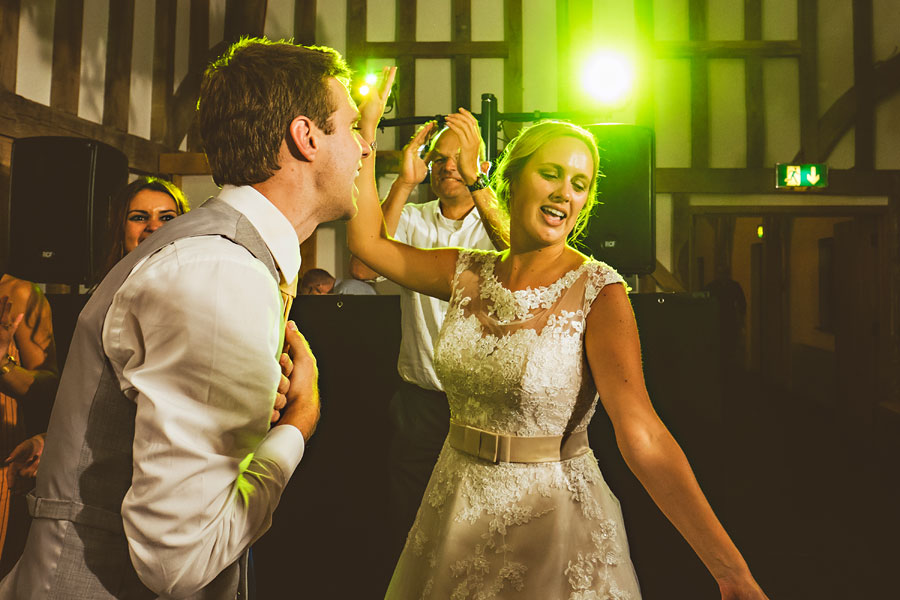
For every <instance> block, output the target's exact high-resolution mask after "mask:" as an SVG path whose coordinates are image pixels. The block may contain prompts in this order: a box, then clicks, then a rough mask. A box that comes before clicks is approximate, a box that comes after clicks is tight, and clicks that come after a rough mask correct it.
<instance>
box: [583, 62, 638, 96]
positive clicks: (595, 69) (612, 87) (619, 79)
mask: <svg viewBox="0 0 900 600" xmlns="http://www.w3.org/2000/svg"><path fill="white" fill-rule="evenodd" d="M581 81H582V85H583V86H584V89H585V91H586V92H587V93H588V94H590V95H591V97H593V98H594V99H595V100H597V101H598V102H601V103H603V104H609V105H616V104H623V103H624V102H625V100H626V99H627V98H628V94H629V93H631V86H632V84H633V83H634V66H633V65H632V63H631V60H630V59H629V58H628V57H627V56H625V55H624V54H622V53H620V52H616V51H614V50H604V51H602V52H597V53H596V54H594V55H593V56H592V57H591V58H590V59H588V61H587V62H586V63H585V66H584V69H582V73H581Z"/></svg>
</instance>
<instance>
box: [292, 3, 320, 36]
mask: <svg viewBox="0 0 900 600" xmlns="http://www.w3.org/2000/svg"><path fill="white" fill-rule="evenodd" d="M294 43H296V44H303V45H304V46H311V45H313V44H315V43H316V0H295V2H294Z"/></svg>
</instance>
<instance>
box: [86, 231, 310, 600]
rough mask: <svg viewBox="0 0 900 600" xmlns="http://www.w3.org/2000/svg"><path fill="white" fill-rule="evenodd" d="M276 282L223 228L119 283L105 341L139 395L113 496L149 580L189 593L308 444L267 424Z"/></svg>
mask: <svg viewBox="0 0 900 600" xmlns="http://www.w3.org/2000/svg"><path fill="white" fill-rule="evenodd" d="M279 298H280V297H279V294H278V288H277V285H276V283H275V281H274V280H273V278H272V276H271V275H270V274H269V272H268V271H267V270H266V269H265V267H264V266H263V265H262V263H260V262H259V261H257V260H256V259H255V258H253V257H252V256H251V255H250V254H249V253H248V252H247V251H246V250H245V249H244V248H242V247H240V246H238V245H236V244H234V243H232V242H230V241H228V240H225V239H224V238H218V237H200V238H190V239H188V240H181V241H179V242H176V243H175V244H172V245H170V246H168V247H167V248H165V249H163V250H161V251H160V252H159V253H157V254H156V255H154V256H152V257H151V258H150V259H148V260H147V261H146V262H145V263H144V265H142V266H140V267H139V269H138V270H137V271H136V272H134V273H133V274H132V275H131V276H130V277H129V278H128V280H127V281H126V282H125V284H124V285H123V286H122V287H121V288H120V289H119V291H118V292H117V294H116V296H115V298H114V300H113V303H112V306H111V307H110V311H109V312H108V313H107V318H106V322H105V323H104V331H103V343H104V349H105V351H106V353H107V356H108V357H109V358H110V361H111V362H112V364H113V367H114V369H115V371H116V374H117V375H118V376H119V381H120V384H121V386H122V389H123V391H124V392H125V394H126V396H128V397H129V398H132V399H133V400H134V402H135V404H136V406H137V413H136V417H135V435H134V445H133V465H134V473H133V477H132V485H131V488H130V489H129V491H128V493H127V494H126V496H125V499H124V501H123V503H122V521H123V525H124V529H125V534H126V537H127V539H128V547H129V551H130V553H131V559H132V562H133V564H134V566H135V569H136V570H137V573H138V575H139V576H140V578H141V580H142V581H143V582H144V584H145V585H147V587H149V588H150V589H151V590H153V591H154V592H156V593H157V594H160V595H164V596H174V597H182V596H187V595H190V594H193V593H194V592H196V591H197V590H199V589H201V588H202V587H203V586H205V585H206V584H207V583H209V582H210V581H212V579H214V578H215V577H216V576H217V575H218V574H219V573H220V572H221V571H222V570H223V569H225V568H226V567H227V566H229V565H230V564H231V563H233V562H234V561H235V560H236V559H237V558H238V557H239V556H240V555H241V553H242V552H243V551H244V550H245V549H246V548H247V547H248V546H249V545H250V544H251V543H252V542H253V541H254V540H256V539H257V538H258V537H259V536H261V535H262V534H263V533H264V532H265V531H266V529H268V527H269V525H270V524H271V519H272V512H273V511H274V509H275V507H276V506H277V504H278V500H279V498H280V497H281V492H282V490H283V489H284V486H285V485H286V484H287V481H288V479H289V478H290V476H291V474H292V473H293V471H294V469H295V468H296V466H297V464H298V463H299V461H300V458H301V457H302V455H303V448H304V443H303V437H302V435H301V434H300V432H299V431H298V430H297V429H296V428H294V427H292V426H280V427H276V428H274V429H272V430H269V418H270V415H271V412H272V408H273V405H274V399H275V393H276V389H277V385H278V380H279V377H280V367H279V365H278V363H277V361H276V358H275V357H276V356H277V355H278V354H279V353H280V348H279V344H280V343H281V331H280V323H281V303H280V300H279Z"/></svg>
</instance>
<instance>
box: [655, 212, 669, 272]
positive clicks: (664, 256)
mask: <svg viewBox="0 0 900 600" xmlns="http://www.w3.org/2000/svg"><path fill="white" fill-rule="evenodd" d="M656 260H658V261H659V262H660V263H662V266H664V267H665V268H666V269H668V270H669V272H672V195H671V194H657V195H656Z"/></svg>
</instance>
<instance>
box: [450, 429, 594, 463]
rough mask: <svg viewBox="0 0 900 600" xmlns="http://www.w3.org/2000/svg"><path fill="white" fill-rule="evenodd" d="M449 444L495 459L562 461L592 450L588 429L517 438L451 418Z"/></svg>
mask: <svg viewBox="0 0 900 600" xmlns="http://www.w3.org/2000/svg"><path fill="white" fill-rule="evenodd" d="M449 441H450V447H451V448H455V449H456V450H459V451H460V452H465V453H466V454H471V455H472V456H475V457H477V458H481V459H483V460H486V461H489V462H492V463H501V462H513V463H544V462H559V461H561V460H568V459H570V458H575V457H576V456H581V455H582V454H586V453H588V452H590V451H591V448H590V446H588V436H587V431H586V430H583V431H576V432H575V433H570V434H568V435H551V436H543V437H517V436H514V435H503V434H501V433H494V432H492V431H485V430H484V429H478V428H476V427H470V426H468V425H460V424H459V423H454V422H453V421H450V436H449Z"/></svg>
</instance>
